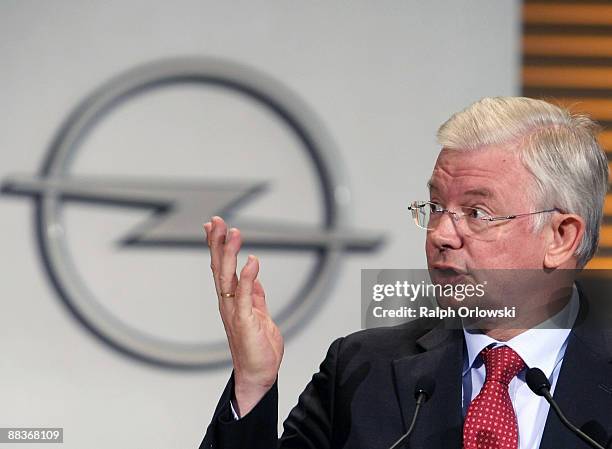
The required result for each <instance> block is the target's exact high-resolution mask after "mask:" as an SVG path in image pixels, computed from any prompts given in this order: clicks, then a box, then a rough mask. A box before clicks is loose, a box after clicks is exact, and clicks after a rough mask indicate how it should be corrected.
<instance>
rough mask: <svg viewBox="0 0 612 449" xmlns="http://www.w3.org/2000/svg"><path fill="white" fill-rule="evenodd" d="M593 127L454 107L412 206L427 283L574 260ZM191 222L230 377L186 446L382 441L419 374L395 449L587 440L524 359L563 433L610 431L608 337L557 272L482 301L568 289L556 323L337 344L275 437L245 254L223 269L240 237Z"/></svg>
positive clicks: (591, 210) (557, 114)
mask: <svg viewBox="0 0 612 449" xmlns="http://www.w3.org/2000/svg"><path fill="white" fill-rule="evenodd" d="M595 133H596V127H595V125H594V123H593V122H591V121H590V120H589V119H588V118H586V117H583V116H577V115H572V114H570V113H569V112H568V111H566V110H563V109H561V108H558V107H556V106H553V105H551V104H549V103H546V102H544V101H540V100H533V99H528V98H485V99H483V100H481V101H479V102H477V103H475V104H473V105H471V106H470V107H468V108H467V109H465V110H464V111H461V112H459V113H457V114H455V115H453V116H452V117H451V118H450V119H449V120H448V121H447V122H446V123H445V124H443V125H442V126H441V128H440V130H439V132H438V140H439V143H440V144H441V146H442V150H441V152H440V154H439V156H438V159H437V161H436V164H435V167H434V170H433V173H432V176H431V179H430V180H429V183H428V185H429V189H430V198H429V201H423V202H414V203H412V205H411V209H412V210H413V213H414V218H415V222H416V223H417V225H419V226H421V227H423V228H425V229H427V239H426V254H427V264H428V268H429V270H430V272H431V273H432V277H436V278H438V279H444V278H445V277H448V278H454V277H457V276H469V275H470V273H473V272H476V271H478V270H479V269H496V270H497V269H515V270H517V269H518V270H530V271H531V272H534V273H538V274H540V273H541V274H542V275H547V274H549V273H556V272H561V270H576V269H580V268H582V267H583V266H584V265H585V264H586V263H587V262H588V261H589V259H591V258H592V257H593V254H594V253H595V251H596V249H597V243H598V235H599V226H600V223H601V219H602V209H603V201H604V198H605V194H606V190H607V183H608V166H607V159H606V156H605V154H604V153H603V152H602V150H601V148H600V147H599V145H598V143H597V139H596V134H595ZM204 228H205V231H206V234H207V236H208V243H209V246H210V251H211V268H212V271H213V276H214V278H215V284H216V288H217V294H218V297H219V308H220V312H221V318H222V320H223V323H224V326H225V330H226V332H227V336H228V341H229V346H230V349H231V353H232V360H233V364H234V371H233V374H232V377H231V379H230V381H229V383H228V385H227V387H226V389H225V391H224V392H223V394H222V397H221V399H220V401H219V404H218V406H217V409H216V411H215V413H214V416H213V420H212V422H211V424H210V426H209V427H208V431H207V433H206V436H205V437H204V441H203V442H202V444H201V446H200V448H224V449H225V448H265V449H270V448H274V447H277V444H278V447H281V448H312V449H314V448H317V449H324V448H368V449H370V448H380V449H383V448H388V447H390V446H391V445H392V444H393V442H394V441H396V440H397V439H398V438H399V437H400V436H401V435H402V434H403V433H404V432H405V431H406V429H407V428H408V426H409V424H410V420H411V418H412V415H413V412H414V409H415V400H414V396H413V392H414V389H415V385H416V384H417V382H418V381H419V379H420V378H421V377H422V376H430V377H432V378H433V379H435V393H434V394H433V395H432V397H431V399H430V400H429V402H427V404H425V405H424V406H423V408H422V410H421V414H420V416H419V421H418V422H417V424H416V427H415V430H414V432H413V434H412V435H411V436H410V440H409V445H408V446H407V447H413V448H427V449H434V448H440V449H442V448H444V449H448V448H461V447H464V448H466V449H485V448H499V449H501V448H504V449H505V448H511V449H518V448H520V449H533V448H538V447H540V448H544V449H549V448H550V449H561V448H572V449H574V448H581V447H587V446H585V444H584V443H583V442H582V441H581V440H579V439H578V438H577V437H576V436H574V435H573V434H571V433H570V432H569V431H568V430H566V429H565V428H564V427H563V426H562V424H561V422H560V421H559V420H558V418H557V417H556V416H555V415H554V414H553V413H552V412H550V413H549V408H548V405H547V404H546V403H545V402H544V400H543V399H542V398H540V397H538V396H536V395H534V394H533V393H532V392H531V391H530V390H529V388H528V386H527V385H526V383H525V372H526V370H527V368H528V367H532V366H537V367H539V368H541V369H542V370H543V371H544V373H545V375H546V376H547V377H548V379H549V380H550V382H551V384H552V388H553V391H554V396H555V398H556V399H557V400H558V402H559V404H560V405H561V407H562V408H563V409H564V410H565V411H566V414H567V415H568V416H569V417H570V419H572V420H573V421H574V422H575V423H576V424H577V425H578V427H582V428H583V430H586V431H587V432H589V433H590V434H591V436H592V437H593V438H595V439H596V440H597V441H598V442H599V443H600V444H603V445H605V444H608V442H609V440H610V439H611V438H612V387H611V384H612V364H611V361H612V333H610V331H608V330H606V329H595V328H590V327H588V326H584V325H581V323H582V321H581V320H577V315H578V314H579V313H581V312H582V311H584V310H585V307H584V303H585V298H584V295H582V294H580V295H579V294H578V292H577V290H576V289H575V287H574V285H573V279H572V278H570V279H567V281H562V282H561V284H565V285H559V282H555V283H537V285H534V282H533V279H531V278H529V277H525V278H518V279H516V280H515V282H513V283H512V285H508V286H506V287H505V290H504V292H503V294H502V295H501V296H500V297H499V298H497V299H498V300H501V301H505V300H506V299H507V298H511V297H517V298H521V300H522V303H523V304H530V305H533V306H535V307H534V310H541V309H542V308H544V309H546V308H547V307H548V306H549V305H550V304H548V302H549V301H551V298H555V292H558V291H560V289H561V290H563V289H569V290H570V291H573V293H572V294H571V295H567V296H566V297H564V300H563V302H562V303H561V304H560V306H559V307H557V308H555V309H554V311H553V312H552V313H551V315H553V314H554V315H555V317H556V318H559V317H560V319H561V320H562V321H564V322H566V323H568V324H567V326H559V327H557V328H554V329H531V327H532V326H529V327H530V328H525V326H524V325H523V324H524V323H519V322H516V323H514V325H509V326H508V325H507V326H500V327H499V328H497V327H495V326H493V327H491V326H488V327H487V328H483V329H482V330H481V331H475V330H468V329H461V328H459V329H448V328H445V327H444V326H437V327H434V328H433V329H432V326H431V323H430V322H429V321H428V320H422V319H420V320H416V321H414V322H412V323H409V324H407V325H402V326H396V327H390V328H379V329H371V330H365V331H361V332H357V333H355V334H352V335H349V336H347V337H344V338H340V339H338V340H336V341H334V342H333V343H332V345H331V347H330V348H329V351H328V353H327V356H326V358H325V360H324V361H323V363H322V364H321V367H320V371H319V372H318V373H317V374H315V375H314V376H313V378H312V380H311V382H310V383H309V384H308V385H307V386H306V389H305V390H304V392H303V393H302V394H301V395H300V398H299V402H298V404H297V405H296V407H295V408H294V409H293V410H292V411H291V413H290V414H289V416H288V418H287V420H286V421H285V423H284V432H283V435H282V437H281V438H280V440H278V441H277V388H276V379H277V374H278V369H279V366H280V363H281V359H282V355H283V340H282V337H281V335H280V333H279V331H278V328H277V327H276V326H275V324H274V323H273V322H272V320H271V319H270V316H269V314H268V312H267V309H266V303H265V295H264V289H263V287H262V285H261V284H260V283H259V281H258V280H257V273H258V270H259V262H258V260H257V259H256V258H255V257H253V256H249V259H248V262H247V263H246V265H245V266H244V267H243V268H242V270H241V272H240V277H237V276H236V255H237V253H238V251H239V249H240V244H241V241H240V232H239V231H238V230H237V229H231V230H230V231H229V233H227V229H226V226H225V224H224V222H223V220H222V219H221V218H219V217H213V219H212V220H211V222H209V223H206V224H205V225H204ZM568 272H570V273H573V272H572V271H568ZM506 295H507V296H506ZM542 319H545V317H542ZM521 326H523V327H521Z"/></svg>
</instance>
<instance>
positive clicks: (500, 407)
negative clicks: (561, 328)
mask: <svg viewBox="0 0 612 449" xmlns="http://www.w3.org/2000/svg"><path fill="white" fill-rule="evenodd" d="M480 355H481V356H482V358H483V360H484V365H485V369H486V372H487V377H486V379H485V383H484V385H483V386H482V389H481V390H480V393H478V396H476V397H475V398H474V400H473V401H472V403H471V404H470V406H469V407H468V409H467V415H466V416H465V422H464V424H463V448H464V449H518V425H517V422H516V415H515V414H514V408H513V407H512V401H510V394H509V393H508V384H510V381H511V380H512V379H513V378H514V377H515V376H516V375H517V374H518V373H519V372H520V371H521V370H522V369H523V368H524V367H525V362H523V359H521V357H520V356H519V355H518V354H517V353H516V352H514V350H513V349H512V348H509V347H508V346H499V347H497V348H494V349H491V348H485V349H483V350H482V352H481V353H480Z"/></svg>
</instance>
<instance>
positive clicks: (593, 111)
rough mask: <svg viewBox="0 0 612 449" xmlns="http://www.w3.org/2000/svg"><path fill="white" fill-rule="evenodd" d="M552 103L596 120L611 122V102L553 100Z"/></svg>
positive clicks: (590, 99) (570, 99)
mask: <svg viewBox="0 0 612 449" xmlns="http://www.w3.org/2000/svg"><path fill="white" fill-rule="evenodd" d="M553 102H554V103H556V104H558V105H560V106H563V107H565V108H567V109H569V110H570V111H572V112H576V113H583V114H587V115H589V116H591V117H592V118H594V119H596V120H612V100H608V99H600V98H567V97H565V98H555V99H554V100H553Z"/></svg>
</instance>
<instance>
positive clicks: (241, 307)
mask: <svg viewBox="0 0 612 449" xmlns="http://www.w3.org/2000/svg"><path fill="white" fill-rule="evenodd" d="M257 273H259V261H258V260H257V258H256V257H255V256H249V258H248V260H247V263H246V264H245V266H244V267H243V268H242V271H240V280H239V281H238V287H237V289H236V297H235V298H234V302H235V303H234V307H235V309H234V310H235V313H236V314H237V315H238V317H239V318H247V317H249V316H250V315H251V313H253V297H252V294H253V289H254V284H255V278H256V277H257Z"/></svg>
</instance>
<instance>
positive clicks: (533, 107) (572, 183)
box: [438, 97, 608, 267]
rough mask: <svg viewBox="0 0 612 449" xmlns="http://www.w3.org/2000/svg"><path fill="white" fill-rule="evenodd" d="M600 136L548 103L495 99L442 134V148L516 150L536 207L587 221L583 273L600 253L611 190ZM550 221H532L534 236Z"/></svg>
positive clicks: (584, 120)
mask: <svg viewBox="0 0 612 449" xmlns="http://www.w3.org/2000/svg"><path fill="white" fill-rule="evenodd" d="M598 133H599V126H598V125H597V124H596V123H595V122H594V121H593V120H591V119H590V118H588V117H587V116H585V115H581V114H573V113H571V112H570V111H569V110H567V109H564V108H561V107H559V106H555V105H553V104H550V103H548V102H546V101H543V100H535V99H533V98H525V97H494V98H483V99H482V100H480V101H477V102H476V103H474V104H472V105H471V106H469V107H467V108H466V109H464V110H463V111H460V112H457V113H456V114H454V115H453V116H452V117H451V118H450V119H448V120H447V121H446V123H444V124H443V125H442V126H441V127H440V129H439V130H438V143H439V144H440V145H442V147H444V148H448V149H456V150H476V149H486V147H489V146H493V145H494V146H506V147H507V148H508V149H513V148H515V149H517V150H518V151H519V157H520V158H521V161H522V163H523V165H524V166H525V168H526V169H527V170H528V171H529V172H530V173H531V174H532V175H533V180H534V189H535V192H534V195H533V197H532V198H531V201H532V203H533V205H534V207H537V208H542V209H549V208H558V209H560V210H562V211H563V212H566V213H573V214H577V215H579V216H580V217H582V218H583V219H584V220H585V222H586V229H585V233H584V235H583V236H582V241H581V242H580V245H579V246H578V248H577V249H576V253H575V256H576V257H577V265H578V267H584V265H586V263H587V262H588V261H589V260H590V259H591V258H592V257H593V255H594V254H595V251H596V250H597V245H598V243H599V228H600V226H601V221H602V217H603V205H604V201H605V196H606V192H607V190H608V160H607V157H606V154H605V153H604V151H603V150H602V149H601V147H600V145H599V143H598V141H597V134H598ZM511 212H515V211H511ZM520 212H523V211H517V213H520ZM547 216H549V214H536V215H533V217H532V218H533V229H534V232H538V231H539V230H540V229H541V227H542V226H543V224H544V223H545V221H546V217H547Z"/></svg>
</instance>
